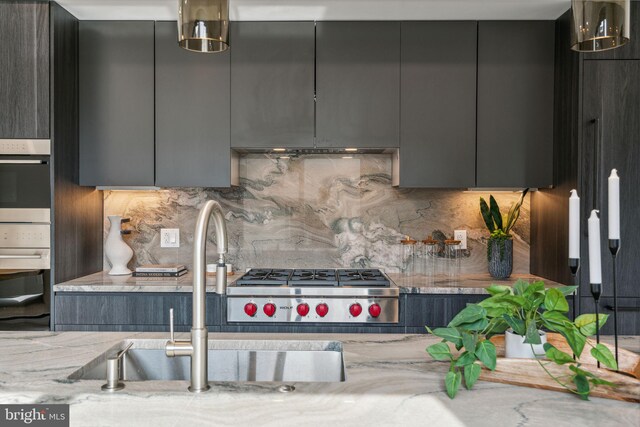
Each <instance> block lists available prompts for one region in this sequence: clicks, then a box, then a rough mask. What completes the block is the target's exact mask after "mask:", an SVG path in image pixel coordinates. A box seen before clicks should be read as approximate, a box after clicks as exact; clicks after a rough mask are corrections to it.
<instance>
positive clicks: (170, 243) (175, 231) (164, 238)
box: [160, 228, 180, 248]
mask: <svg viewBox="0 0 640 427" xmlns="http://www.w3.org/2000/svg"><path fill="white" fill-rule="evenodd" d="M160 247H161V248H179V247H180V229H179V228H162V229H160Z"/></svg>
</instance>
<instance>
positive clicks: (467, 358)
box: [455, 351, 476, 366]
mask: <svg viewBox="0 0 640 427" xmlns="http://www.w3.org/2000/svg"><path fill="white" fill-rule="evenodd" d="M475 361H476V356H475V354H473V353H469V352H468V351H465V352H464V353H462V355H461V356H460V357H459V358H458V360H456V363H455V365H456V366H466V365H468V364H470V363H473V362H475Z"/></svg>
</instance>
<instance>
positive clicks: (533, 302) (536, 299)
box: [523, 293, 544, 312]
mask: <svg viewBox="0 0 640 427" xmlns="http://www.w3.org/2000/svg"><path fill="white" fill-rule="evenodd" d="M543 302H544V294H543V293H536V294H533V295H530V296H528V297H526V299H525V301H524V305H523V308H524V309H525V311H529V312H533V311H538V308H540V306H541V305H542V303H543Z"/></svg>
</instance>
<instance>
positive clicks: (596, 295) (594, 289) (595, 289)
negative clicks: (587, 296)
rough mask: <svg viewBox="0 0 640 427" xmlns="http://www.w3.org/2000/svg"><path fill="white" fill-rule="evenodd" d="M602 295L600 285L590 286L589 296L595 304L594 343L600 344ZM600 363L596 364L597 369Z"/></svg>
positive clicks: (593, 284)
mask: <svg viewBox="0 0 640 427" xmlns="http://www.w3.org/2000/svg"><path fill="white" fill-rule="evenodd" d="M601 294H602V283H592V284H591V295H592V296H593V301H594V302H595V304H596V343H597V344H600V295H601ZM599 367H600V362H598V368H599Z"/></svg>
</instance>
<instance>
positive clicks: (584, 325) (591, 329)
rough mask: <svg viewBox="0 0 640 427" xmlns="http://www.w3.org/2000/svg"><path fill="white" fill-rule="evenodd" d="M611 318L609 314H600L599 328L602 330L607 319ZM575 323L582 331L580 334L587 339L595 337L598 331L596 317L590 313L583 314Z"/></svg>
mask: <svg viewBox="0 0 640 427" xmlns="http://www.w3.org/2000/svg"><path fill="white" fill-rule="evenodd" d="M608 318H609V315H608V314H599V315H598V323H599V325H598V326H599V327H600V328H602V325H604V324H605V323H606V322H607V319H608ZM573 323H574V324H575V325H576V327H577V328H578V329H579V330H580V333H581V334H582V335H584V336H586V337H590V336H592V335H595V334H596V332H597V330H596V315H595V314H593V313H589V314H581V315H580V316H578V317H576V320H574V321H573Z"/></svg>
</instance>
